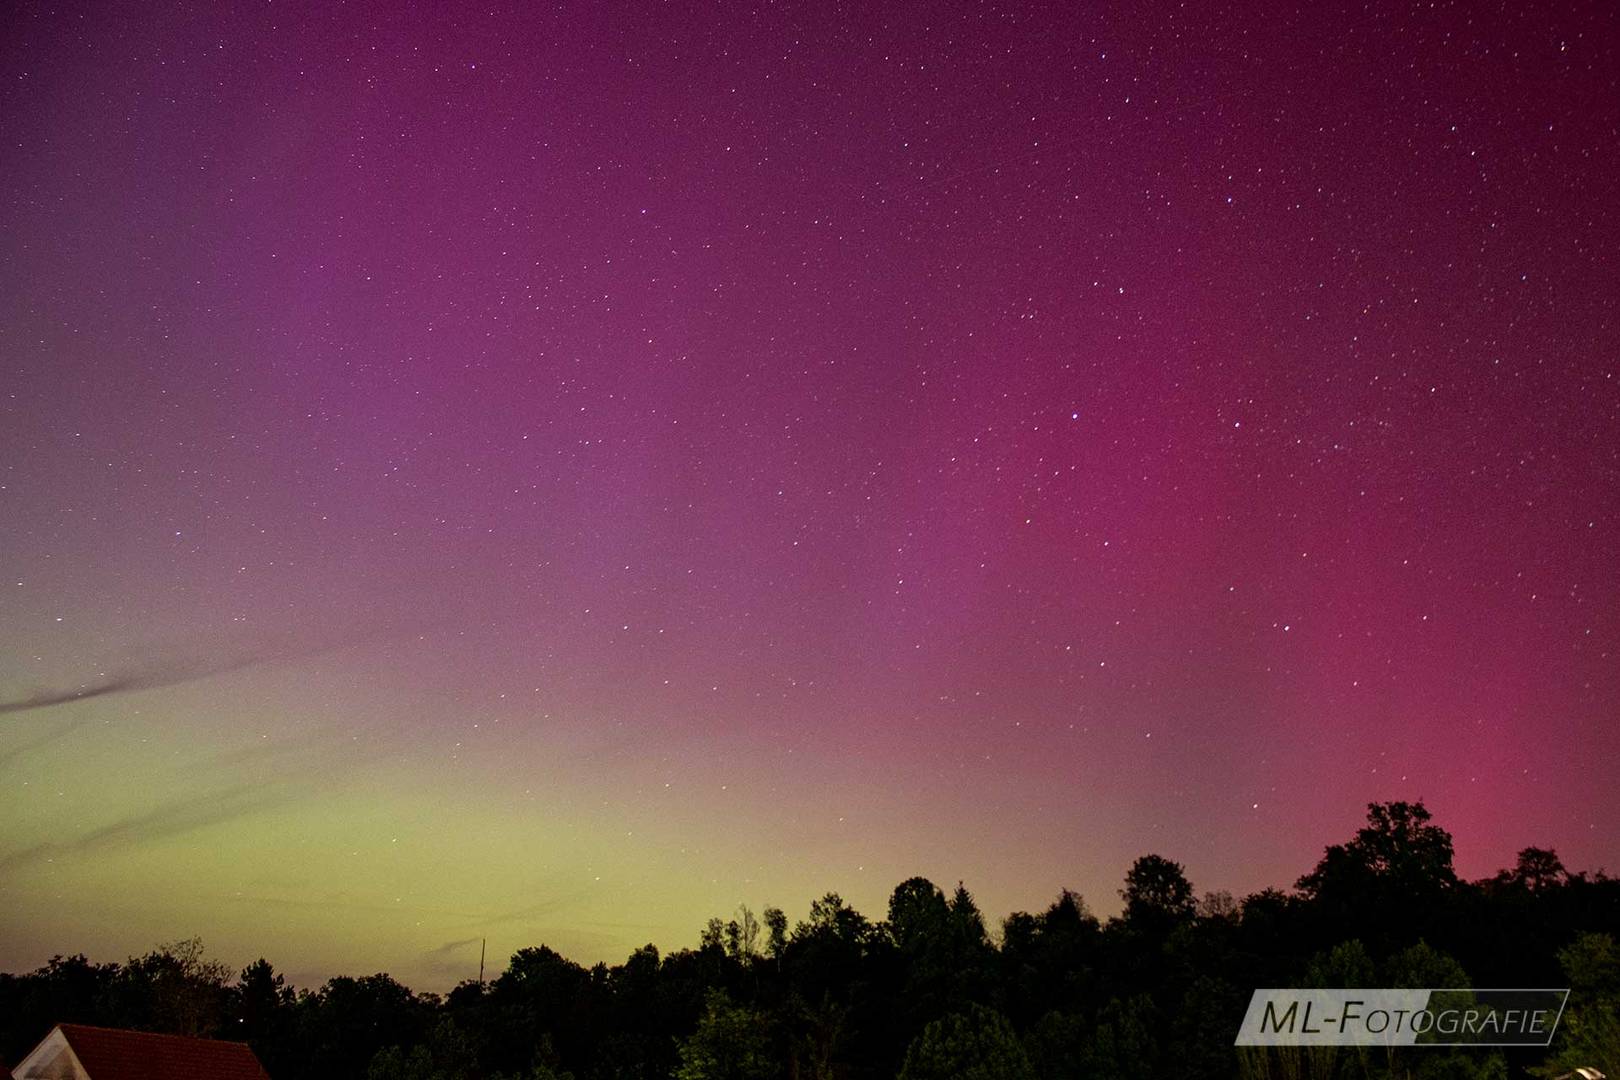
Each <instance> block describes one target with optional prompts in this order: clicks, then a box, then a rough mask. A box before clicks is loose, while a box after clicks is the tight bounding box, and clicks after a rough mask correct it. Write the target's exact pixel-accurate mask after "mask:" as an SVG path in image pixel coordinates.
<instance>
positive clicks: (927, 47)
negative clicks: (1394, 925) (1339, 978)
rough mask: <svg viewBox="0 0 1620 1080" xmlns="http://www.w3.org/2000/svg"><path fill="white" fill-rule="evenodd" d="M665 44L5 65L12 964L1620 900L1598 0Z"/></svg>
mask: <svg viewBox="0 0 1620 1080" xmlns="http://www.w3.org/2000/svg"><path fill="white" fill-rule="evenodd" d="M614 7H615V6H614V5H595V4H562V5H556V6H553V7H551V8H547V9H545V10H541V9H540V8H539V7H538V6H530V5H504V4H495V5H491V4H481V5H477V6H476V7H474V6H461V7H459V8H458V7H456V6H454V5H423V6H422V7H421V8H420V9H419V10H414V11H401V10H399V9H398V6H396V5H391V4H377V3H357V4H356V3H351V4H327V3H322V4H313V3H307V4H306V3H292V4H288V3H280V2H278V3H274V4H268V3H258V4H247V3H242V4H234V5H197V6H195V7H186V6H163V5H158V6H154V5H149V4H144V3H143V4H108V5H100V6H85V5H78V4H72V3H70V4H66V5H55V6H45V5H39V4H32V3H24V4H22V5H20V6H18V7H16V8H14V9H13V12H14V14H13V15H12V16H11V17H10V18H9V19H8V22H7V27H6V29H5V31H4V33H3V36H0V60H3V71H0V75H3V78H0V147H3V150H0V237H3V245H4V251H3V254H4V257H3V258H0V586H3V592H0V701H3V702H6V703H9V705H7V706H6V707H5V708H4V710H3V711H0V969H6V970H20V969H27V968H31V967H33V966H35V965H37V964H39V963H41V962H43V961H44V960H45V959H46V958H48V957H49V956H50V955H51V954H53V953H57V952H63V953H66V952H77V951H81V950H82V951H87V952H89V953H91V955H92V956H95V957H97V958H100V959H119V958H122V957H124V956H127V955H129V954H131V953H139V952H144V951H146V950H147V949H149V948H150V947H152V946H153V945H154V944H156V943H158V942H160V941H164V940H169V939H174V938H178V937H185V936H190V935H194V934H197V935H201V936H202V937H203V938H204V939H205V941H206V942H207V944H208V945H209V946H210V948H211V950H212V951H213V952H215V953H217V954H219V955H220V956H221V957H222V958H224V959H227V960H229V961H231V962H232V963H235V964H241V963H245V962H246V961H248V960H251V959H253V958H254V957H256V956H258V955H260V954H263V955H266V956H268V957H269V958H270V959H271V960H272V961H273V962H275V963H276V964H277V965H278V967H281V968H283V969H285V970H287V971H289V972H290V973H291V975H292V977H293V978H294V979H295V980H297V981H299V982H300V983H301V984H306V985H307V984H309V983H310V982H313V981H318V980H319V979H320V978H323V977H325V976H327V975H330V974H333V973H337V972H348V973H362V972H369V971H375V970H379V969H384V970H388V971H391V972H393V973H394V974H395V975H396V976H399V977H401V978H403V979H405V980H407V981H408V982H411V983H412V984H413V985H416V986H417V987H419V988H423V989H444V988H447V987H448V986H449V985H451V984H453V983H454V982H455V981H456V980H458V979H460V978H463V977H469V976H472V975H474V974H475V973H476V968H477V949H478V945H477V940H478V939H479V938H482V937H485V936H487V937H488V939H489V949H490V954H491V963H492V965H493V966H494V967H495V969H496V970H499V967H500V965H501V964H502V963H503V962H504V958H505V956H506V955H507V954H508V953H509V952H511V951H512V950H513V949H515V948H518V947H521V946H524V945H531V944H538V943H542V942H544V943H547V944H550V945H552V946H553V947H555V948H557V949H559V950H560V951H562V952H564V953H565V954H567V955H569V956H572V957H574V958H575V959H578V960H581V961H584V962H591V961H595V960H598V959H606V960H609V961H617V960H622V959H623V957H624V955H625V954H626V953H627V952H628V951H629V950H630V949H631V948H633V947H634V946H637V945H639V944H642V943H644V942H646V941H649V940H650V941H653V942H655V943H657V944H658V945H659V946H661V947H666V948H667V947H672V946H680V945H684V944H692V943H695V940H696V937H697V933H698V930H699V929H700V927H701V925H702V923H703V921H704V920H705V919H706V918H707V917H708V916H710V915H714V914H721V915H728V914H730V913H731V912H732V911H734V910H735V908H736V905H737V904H738V903H740V902H746V903H748V904H750V905H751V906H753V907H754V908H755V910H759V909H760V908H762V907H763V906H765V905H767V904H777V905H780V906H782V907H784V908H785V909H786V910H787V911H788V912H789V914H790V915H791V916H794V917H800V916H802V914H803V912H804V910H805V909H806V907H807V906H808V904H809V902H810V900H811V899H812V898H813V897H815V896H817V895H819V894H821V893H823V892H826V891H828V890H836V891H838V892H840V893H842V894H843V895H844V896H845V898H846V899H849V900H851V901H852V902H854V903H855V904H856V905H857V906H859V907H861V908H862V909H863V910H866V911H868V912H869V913H870V914H873V915H879V914H881V913H882V911H883V905H884V903H885V901H886V898H887V895H888V892H889V890H890V889H891V888H892V887H893V886H894V885H895V883H897V882H898V881H900V880H902V879H903V878H905V877H908V876H910V875H912V874H918V873H920V874H924V875H927V876H929V877H932V878H933V879H935V880H936V881H938V882H941V883H945V884H947V885H950V884H954V883H955V882H956V881H957V880H959V879H960V880H964V881H966V883H967V884H968V885H969V887H970V888H972V889H973V890H974V891H975V893H976V895H977V897H978V899H979V901H980V903H981V905H982V906H983V907H984V909H985V910H986V911H987V912H988V913H989V914H990V915H991V916H992V917H993V918H997V919H999V917H1000V916H1001V915H1003V914H1005V913H1006V912H1008V911H1010V910H1013V909H1016V908H1032V907H1036V906H1038V905H1044V904H1046V903H1047V902H1049V900H1050V899H1051V898H1052V897H1053V896H1054V895H1055V894H1056V892H1057V890H1058V889H1059V888H1060V887H1062V886H1069V887H1073V888H1075V889H1078V890H1080V891H1081V892H1082V893H1084V894H1085V895H1086V896H1087V897H1088V898H1089V900H1090V901H1091V902H1092V904H1093V905H1094V906H1095V907H1096V908H1097V909H1098V910H1100V911H1103V912H1105V913H1106V912H1108V911H1110V910H1115V909H1117V903H1118V902H1117V894H1116V890H1117V889H1118V887H1119V883H1120V881H1121V879H1122V878H1123V875H1124V872H1125V870H1126V868H1127V866H1128V865H1129V863H1130V861H1131V860H1132V859H1133V858H1134V857H1135V856H1137V855H1140V854H1143V853H1145V852H1148V851H1157V852H1160V853H1162V854H1164V855H1167V856H1169V857H1171V858H1174V859H1177V860H1180V861H1182V862H1183V863H1184V864H1185V865H1186V867H1187V870H1188V873H1189V875H1190V876H1191V877H1192V879H1193V881H1194V882H1195V884H1196V885H1197V886H1198V887H1199V888H1201V889H1228V890H1232V891H1234V892H1236V893H1238V894H1240V895H1241V894H1242V893H1244V892H1246V891H1250V890H1253V889H1256V888H1260V887H1263V886H1266V885H1287V884H1290V883H1291V882H1292V881H1293V880H1294V879H1295V878H1296V877H1297V876H1298V875H1299V874H1300V873H1302V872H1304V871H1305V870H1307V869H1309V868H1310V866H1311V865H1313V864H1314V862H1315V860H1316V858H1317V857H1318V856H1319V855H1320V852H1321V849H1322V847H1323V846H1324V845H1325V844H1328V843H1332V842H1337V841H1341V840H1343V839H1346V838H1348V837H1349V835H1350V834H1351V833H1352V832H1353V830H1354V829H1355V827H1356V825H1357V824H1358V822H1359V821H1360V819H1361V817H1362V815H1363V813H1364V807H1365V804H1366V803H1367V802H1368V801H1369V800H1374V799H1390V798H1419V797H1421V798H1423V799H1425V800H1426V801H1427V802H1428V804H1429V806H1430V808H1431V809H1432V810H1433V811H1434V812H1435V814H1436V817H1437V819H1438V820H1439V822H1440V823H1441V824H1442V825H1444V826H1446V827H1447V828H1449V829H1451V830H1452V831H1453V833H1454V834H1455V836H1456V841H1457V855H1458V865H1459V869H1460V870H1461V871H1462V872H1463V873H1465V874H1466V875H1469V876H1482V875H1484V874H1487V873H1490V872H1493V871H1494V870H1496V869H1497V868H1499V867H1501V866H1503V865H1506V864H1508V863H1510V862H1511V860H1512V857H1513V853H1514V852H1515V851H1516V850H1517V849H1518V848H1520V847H1523V846H1525V845H1528V844H1540V845H1550V846H1554V847H1556V848H1558V850H1559V851H1560V853H1561V854H1563V856H1564V857H1565V860H1566V862H1568V863H1569V864H1570V865H1571V866H1572V867H1579V868H1596V867H1599V866H1607V867H1608V868H1609V869H1610V870H1620V785H1616V783H1615V782H1614V773H1615V766H1616V764H1617V763H1620V727H1617V724H1616V720H1617V719H1620V716H1617V714H1620V664H1617V659H1616V654H1617V650H1620V541H1617V538H1616V529H1617V527H1620V449H1617V438H1620V377H1617V371H1620V355H1617V344H1620V333H1617V318H1620V311H1617V304H1620V270H1617V261H1616V259H1617V250H1620V82H1617V79H1620V74H1617V73H1620V48H1617V42H1620V16H1617V14H1616V9H1615V8H1614V6H1613V5H1611V4H1606V3H1597V2H1593V3H1573V4H1566V5H1560V6H1559V7H1560V9H1559V10H1556V11H1555V10H1551V9H1550V8H1549V7H1548V6H1546V5H1481V4H1476V3H1466V2H1459V3H1449V4H1448V3H1440V4H1427V3H1425V4H1421V5H1410V6H1408V5H1387V4H1374V5H1371V6H1363V5H1361V4H1353V5H1343V4H1331V5H1326V6H1323V5H1315V4H1311V5H1300V6H1296V5H1283V4H1276V3H1262V4H1236V5H1231V6H1227V7H1220V6H1215V5H1188V6H1185V7H1184V6H1181V5H1175V4H1168V3H1159V4H1147V5H1143V4H1138V3H1120V4H1105V5H1099V4H1089V3H1085V4H1069V3H1065V4H1054V5H1050V6H1041V5H1033V4H1021V3H1020V4H1009V5H1005V6H1000V5H982V6H981V5H973V4H965V3H951V4H928V5H922V4H919V5H915V6H905V5H899V6H896V5H887V4H885V5H833V4H802V5H780V4H778V5H764V6H758V5H744V4H736V5H733V4H724V5H718V6H715V7H708V6H704V5H696V4H691V5H688V4H678V3H677V4H658V5H652V4H639V5H633V6H619V7H617V10H614V9H613V8H614ZM63 699H66V700H63Z"/></svg>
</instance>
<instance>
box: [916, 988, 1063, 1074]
mask: <svg viewBox="0 0 1620 1080" xmlns="http://www.w3.org/2000/svg"><path fill="white" fill-rule="evenodd" d="M900 1080H1035V1070H1034V1067H1033V1066H1032V1065H1031V1064H1030V1060H1029V1055H1028V1054H1027V1053H1026V1052H1025V1050H1024V1047H1023V1044H1022V1043H1020V1042H1019V1041H1018V1035H1017V1034H1016V1033H1015V1032H1014V1031H1013V1029H1012V1025H1011V1024H1009V1023H1008V1022H1007V1018H1006V1017H1004V1016H1002V1015H1001V1014H1000V1013H998V1012H995V1011H993V1010H991V1009H987V1008H985V1007H983V1006H981V1005H970V1006H968V1008H967V1009H966V1010H964V1011H963V1012H958V1013H952V1014H950V1015H949V1016H946V1017H943V1018H941V1019H939V1020H935V1021H934V1022H933V1023H931V1024H929V1025H928V1026H927V1027H925V1028H923V1030H922V1034H920V1035H918V1036H917V1038H916V1039H914V1040H913V1041H912V1043H911V1046H910V1047H908V1048H907V1050H906V1060H905V1065H904V1066H903V1067H902V1068H901V1070H900Z"/></svg>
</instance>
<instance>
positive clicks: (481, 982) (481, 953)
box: [478, 938, 489, 990]
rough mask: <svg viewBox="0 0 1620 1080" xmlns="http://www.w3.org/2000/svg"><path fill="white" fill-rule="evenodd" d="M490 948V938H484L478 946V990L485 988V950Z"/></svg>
mask: <svg viewBox="0 0 1620 1080" xmlns="http://www.w3.org/2000/svg"><path fill="white" fill-rule="evenodd" d="M487 948H489V938H484V939H483V940H482V941H480V942H479V944H478V989H480V990H482V989H483V988H484V950H485V949H487Z"/></svg>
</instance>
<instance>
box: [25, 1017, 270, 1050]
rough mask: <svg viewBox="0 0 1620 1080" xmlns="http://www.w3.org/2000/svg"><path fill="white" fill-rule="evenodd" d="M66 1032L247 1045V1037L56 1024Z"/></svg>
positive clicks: (97, 1025)
mask: <svg viewBox="0 0 1620 1080" xmlns="http://www.w3.org/2000/svg"><path fill="white" fill-rule="evenodd" d="M56 1026H57V1027H59V1028H61V1029H62V1030H63V1031H64V1032H66V1031H67V1030H68V1029H70V1028H78V1029H80V1030H82V1031H105V1032H109V1033H111V1034H114V1035H139V1036H142V1037H144V1038H152V1039H180V1040H182V1041H185V1042H206V1043H219V1044H221V1045H223V1046H247V1045H248V1042H247V1040H246V1039H211V1038H209V1037H207V1036H206V1035H176V1034H174V1033H173V1032H169V1031H143V1030H141V1029H140V1028H115V1027H107V1026H105V1025H103V1024H81V1023H78V1022H77V1021H65V1022H63V1023H59V1024H57V1025H56Z"/></svg>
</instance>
